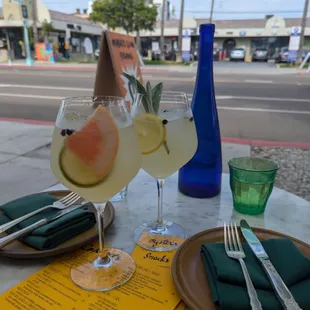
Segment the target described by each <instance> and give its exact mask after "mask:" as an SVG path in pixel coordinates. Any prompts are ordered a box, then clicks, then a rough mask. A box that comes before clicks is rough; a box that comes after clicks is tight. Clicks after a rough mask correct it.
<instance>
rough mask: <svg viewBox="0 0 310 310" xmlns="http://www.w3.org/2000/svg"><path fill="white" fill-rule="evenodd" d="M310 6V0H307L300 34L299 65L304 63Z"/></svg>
mask: <svg viewBox="0 0 310 310" xmlns="http://www.w3.org/2000/svg"><path fill="white" fill-rule="evenodd" d="M308 6H309V0H305V6H304V12H303V14H302V20H301V32H300V41H299V48H298V57H297V63H301V62H302V48H303V43H304V36H305V28H306V23H307V14H308Z"/></svg>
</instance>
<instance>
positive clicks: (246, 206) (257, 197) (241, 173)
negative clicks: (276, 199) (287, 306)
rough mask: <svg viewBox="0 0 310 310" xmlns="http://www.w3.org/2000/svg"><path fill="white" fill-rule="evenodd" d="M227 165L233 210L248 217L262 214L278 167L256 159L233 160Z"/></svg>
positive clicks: (261, 159) (273, 163)
mask: <svg viewBox="0 0 310 310" xmlns="http://www.w3.org/2000/svg"><path fill="white" fill-rule="evenodd" d="M228 165H229V170H230V188H231V191H232V196H233V202H234V208H235V209H236V210H237V211H238V212H240V213H244V214H249V215H257V214H261V213H263V212H264V211H265V208H266V204H267V201H268V198H269V196H270V194H271V192H272V189H273V185H274V181H275V178H276V174H277V170H278V169H279V165H278V164H277V163H275V162H273V161H270V160H267V159H264V158H256V157H238V158H233V159H231V160H230V161H229V162H228Z"/></svg>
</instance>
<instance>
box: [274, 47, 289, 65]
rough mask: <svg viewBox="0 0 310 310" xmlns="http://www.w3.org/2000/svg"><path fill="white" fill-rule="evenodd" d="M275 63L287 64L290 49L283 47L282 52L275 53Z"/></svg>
mask: <svg viewBox="0 0 310 310" xmlns="http://www.w3.org/2000/svg"><path fill="white" fill-rule="evenodd" d="M274 59H275V62H287V61H288V47H281V48H280V51H278V52H276V53H275V56H274Z"/></svg>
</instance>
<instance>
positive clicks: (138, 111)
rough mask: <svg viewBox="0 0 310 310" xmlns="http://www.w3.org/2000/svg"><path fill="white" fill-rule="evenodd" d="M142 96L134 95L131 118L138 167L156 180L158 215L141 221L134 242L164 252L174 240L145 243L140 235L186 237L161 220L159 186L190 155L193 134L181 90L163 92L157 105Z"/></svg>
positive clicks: (193, 146) (173, 245)
mask: <svg viewBox="0 0 310 310" xmlns="http://www.w3.org/2000/svg"><path fill="white" fill-rule="evenodd" d="M145 96H146V95H142V94H140V95H138V96H137V97H136V102H135V105H134V106H133V108H132V117H133V119H134V126H135V129H136V132H137V135H138V138H139V145H140V150H141V154H142V168H143V169H144V170H145V171H146V172H147V173H149V174H150V175H151V176H153V177H154V178H155V179H156V182H157V188H158V218H157V221H155V222H148V223H144V224H142V225H140V226H139V227H138V228H136V230H135V231H134V241H135V242H136V243H137V244H138V245H140V246H141V247H143V248H146V249H149V250H153V251H167V250H171V249H173V248H176V247H178V243H175V242H171V243H169V242H168V243H166V244H163V242H157V243H154V244H152V245H149V244H148V243H146V242H144V240H145V238H144V237H145V236H147V238H148V237H150V238H152V237H156V236H157V237H158V236H170V237H180V238H186V237H187V233H186V231H185V229H184V228H183V227H181V226H180V225H178V224H176V223H172V222H170V221H164V220H163V211H162V209H163V189H164V184H165V180H166V178H167V177H169V176H170V175H172V174H173V173H174V172H176V171H177V170H178V169H180V168H181V167H182V166H183V165H185V164H186V163H187V162H188V161H189V160H190V159H191V158H192V157H193V156H194V154H195V152H196V149H197V143H198V142H197V133H196V127H195V122H194V118H193V114H192V111H191V108H190V105H189V104H188V99H187V95H186V94H185V93H182V92H163V93H162V94H161V98H160V105H159V106H152V104H150V103H149V100H148V99H147V98H145ZM142 240H143V241H142ZM151 240H152V239H151ZM163 240H165V239H163ZM167 240H169V238H167ZM167 240H166V241H167ZM171 240H172V239H171Z"/></svg>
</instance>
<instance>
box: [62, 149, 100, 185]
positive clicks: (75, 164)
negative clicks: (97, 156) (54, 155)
mask: <svg viewBox="0 0 310 310" xmlns="http://www.w3.org/2000/svg"><path fill="white" fill-rule="evenodd" d="M59 166H60V169H61V171H62V173H63V175H64V176H65V177H66V179H67V180H68V181H69V182H70V183H72V184H74V185H76V186H79V187H92V186H95V185H97V184H99V183H101V182H102V180H103V178H102V177H100V176H98V175H97V174H96V173H94V171H92V170H91V169H89V167H88V166H87V165H85V164H84V163H83V161H81V160H80V159H79V158H78V157H77V156H76V155H75V154H74V153H72V152H71V151H70V150H68V149H67V148H66V147H64V148H63V149H62V150H61V153H60V157H59Z"/></svg>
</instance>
